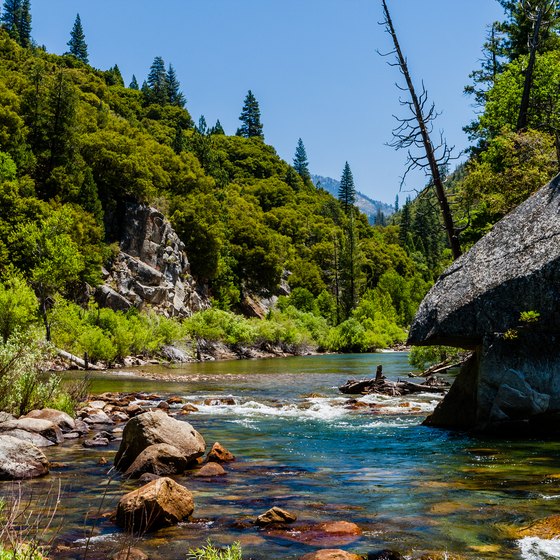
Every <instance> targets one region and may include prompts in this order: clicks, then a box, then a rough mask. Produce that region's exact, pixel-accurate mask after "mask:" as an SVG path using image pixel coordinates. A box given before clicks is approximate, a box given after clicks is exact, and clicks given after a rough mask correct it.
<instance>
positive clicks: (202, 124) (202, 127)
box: [196, 115, 210, 136]
mask: <svg viewBox="0 0 560 560" xmlns="http://www.w3.org/2000/svg"><path fill="white" fill-rule="evenodd" d="M196 130H198V133H199V134H202V135H203V136H206V135H207V134H208V133H209V132H210V131H209V130H208V126H207V124H206V119H205V118H204V115H200V119H198V126H197V127H196Z"/></svg>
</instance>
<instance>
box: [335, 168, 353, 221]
mask: <svg viewBox="0 0 560 560" xmlns="http://www.w3.org/2000/svg"><path fill="white" fill-rule="evenodd" d="M338 200H340V202H342V207H343V208H344V212H346V214H349V213H350V212H351V211H352V208H353V207H354V204H356V188H355V187H354V177H352V171H351V170H350V166H349V165H348V162H346V164H345V165H344V170H343V171H342V177H341V179H340V187H339V188H338Z"/></svg>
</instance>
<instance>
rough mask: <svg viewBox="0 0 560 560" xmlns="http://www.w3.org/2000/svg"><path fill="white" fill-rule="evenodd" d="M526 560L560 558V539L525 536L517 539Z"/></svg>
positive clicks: (522, 555)
mask: <svg viewBox="0 0 560 560" xmlns="http://www.w3.org/2000/svg"><path fill="white" fill-rule="evenodd" d="M517 546H519V549H520V550H521V557H522V558H523V559H524V560H553V559H558V558H560V539H551V540H547V539H539V538H538V537H525V538H524V539H521V540H519V541H517Z"/></svg>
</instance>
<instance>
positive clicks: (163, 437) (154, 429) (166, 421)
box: [115, 410, 206, 471]
mask: <svg viewBox="0 0 560 560" xmlns="http://www.w3.org/2000/svg"><path fill="white" fill-rule="evenodd" d="M157 443H167V444H169V445H172V446H174V447H176V448H177V449H178V450H179V451H180V452H181V453H182V454H183V456H184V457H185V460H186V461H187V462H189V463H190V462H193V461H194V460H195V459H196V458H197V457H200V456H201V455H203V454H204V450H205V448H206V443H205V441H204V438H203V437H202V436H201V435H200V434H199V433H198V432H197V431H196V430H195V429H194V428H193V427H192V426H191V425H190V424H189V423H188V422H182V421H180V420H176V419H174V418H170V417H169V416H167V414H165V412H162V411H160V410H154V411H151V412H145V413H144V414H140V415H138V416H135V417H134V418H132V419H131V420H129V421H128V423H127V424H126V426H125V428H124V431H123V438H122V441H121V444H120V447H119V450H118V451H117V454H116V456H115V465H116V466H117V468H118V469H119V470H121V471H126V470H127V469H128V467H130V465H131V464H132V463H133V461H134V460H135V459H136V457H138V455H140V453H141V452H142V451H144V449H146V448H147V447H149V446H150V445H154V444H157Z"/></svg>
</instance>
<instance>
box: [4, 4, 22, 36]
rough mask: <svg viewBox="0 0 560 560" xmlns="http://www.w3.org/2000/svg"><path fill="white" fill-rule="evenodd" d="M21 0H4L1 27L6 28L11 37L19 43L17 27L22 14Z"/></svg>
mask: <svg viewBox="0 0 560 560" xmlns="http://www.w3.org/2000/svg"><path fill="white" fill-rule="evenodd" d="M21 1H22V0H5V2H4V10H3V12H2V17H1V18H0V20H1V21H2V25H3V27H4V28H5V29H6V31H7V32H8V34H9V35H10V37H11V38H12V39H14V40H15V41H17V42H18V43H19V41H20V36H19V28H20V25H21V16H22V4H21Z"/></svg>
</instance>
